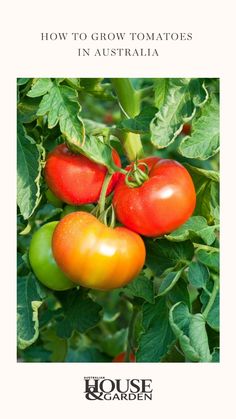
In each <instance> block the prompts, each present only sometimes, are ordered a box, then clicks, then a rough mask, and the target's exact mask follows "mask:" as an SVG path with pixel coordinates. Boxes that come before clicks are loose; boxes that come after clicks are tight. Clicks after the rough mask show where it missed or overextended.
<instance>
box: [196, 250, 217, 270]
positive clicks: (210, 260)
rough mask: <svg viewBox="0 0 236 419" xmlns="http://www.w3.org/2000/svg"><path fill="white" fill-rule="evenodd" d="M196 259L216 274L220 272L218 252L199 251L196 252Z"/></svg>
mask: <svg viewBox="0 0 236 419" xmlns="http://www.w3.org/2000/svg"><path fill="white" fill-rule="evenodd" d="M196 257H197V259H198V260H199V262H201V263H203V264H204V265H206V266H208V268H210V269H213V270H214V271H216V272H219V263H220V261H219V252H218V251H214V250H212V251H210V252H207V251H206V250H203V249H199V250H198V251H197V252H196Z"/></svg>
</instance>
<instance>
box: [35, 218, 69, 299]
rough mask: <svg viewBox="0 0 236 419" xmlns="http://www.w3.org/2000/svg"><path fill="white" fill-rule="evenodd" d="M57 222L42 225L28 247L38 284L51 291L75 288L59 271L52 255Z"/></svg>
mask: <svg viewBox="0 0 236 419" xmlns="http://www.w3.org/2000/svg"><path fill="white" fill-rule="evenodd" d="M57 224H58V221H53V222H51V223H47V224H44V225H43V226H42V227H41V228H39V230H37V231H36V232H35V233H34V234H33V237H32V240H31V242H30V247H29V260H30V264H31V266H32V269H33V271H34V273H35V275H36V277H37V278H38V280H39V281H40V282H42V284H43V285H46V287H48V288H51V289H52V290H57V291H62V290H67V289H69V288H72V287H75V286H76V285H75V284H73V283H72V282H71V281H70V280H69V279H68V278H67V277H66V276H65V275H64V273H63V272H62V271H61V270H60V269H59V267H58V266H57V264H56V261H55V259H54V257H53V254H52V248H51V242H52V235H53V232H54V230H55V227H56V225H57Z"/></svg>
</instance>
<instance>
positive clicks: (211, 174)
mask: <svg viewBox="0 0 236 419" xmlns="http://www.w3.org/2000/svg"><path fill="white" fill-rule="evenodd" d="M184 166H185V167H186V169H187V170H188V172H189V173H190V174H191V175H192V176H194V175H198V176H200V177H204V178H205V179H211V180H214V181H215V182H219V181H220V174H219V172H216V171H215V170H206V169H201V168H200V167H196V166H191V165H190V164H188V163H185V164H184Z"/></svg>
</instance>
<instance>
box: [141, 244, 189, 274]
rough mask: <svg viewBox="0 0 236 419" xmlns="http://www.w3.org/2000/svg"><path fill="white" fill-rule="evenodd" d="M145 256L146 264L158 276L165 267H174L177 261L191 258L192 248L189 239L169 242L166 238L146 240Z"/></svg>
mask: <svg viewBox="0 0 236 419" xmlns="http://www.w3.org/2000/svg"><path fill="white" fill-rule="evenodd" d="M145 244H146V249H147V258H146V265H147V266H148V268H150V269H151V270H152V272H153V273H154V274H155V275H157V276H159V275H161V274H162V273H163V272H164V271H165V270H166V269H168V268H171V267H175V265H176V264H177V263H180V262H181V263H185V261H186V260H192V258H193V255H194V248H193V245H192V243H191V241H189V240H188V241H185V242H182V243H171V242H170V241H168V240H166V239H161V240H155V241H153V240H148V239H147V240H146V241H145Z"/></svg>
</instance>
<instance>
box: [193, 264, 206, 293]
mask: <svg viewBox="0 0 236 419" xmlns="http://www.w3.org/2000/svg"><path fill="white" fill-rule="evenodd" d="M188 280H189V282H190V284H191V285H193V287H195V288H203V289H204V288H206V285H207V281H208V280H209V270H208V269H207V267H206V266H205V265H203V264H202V263H200V262H191V263H190V265H189V270H188Z"/></svg>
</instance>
